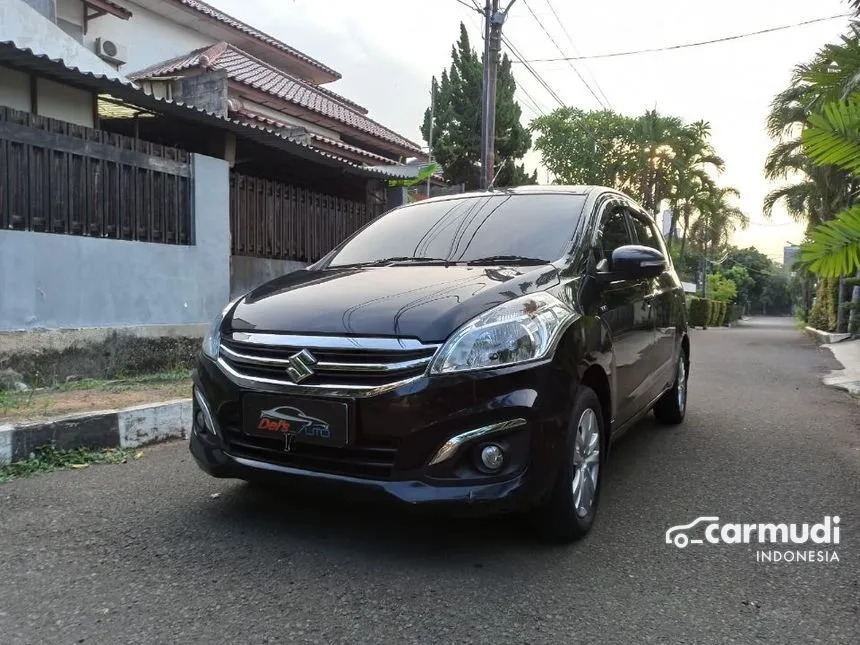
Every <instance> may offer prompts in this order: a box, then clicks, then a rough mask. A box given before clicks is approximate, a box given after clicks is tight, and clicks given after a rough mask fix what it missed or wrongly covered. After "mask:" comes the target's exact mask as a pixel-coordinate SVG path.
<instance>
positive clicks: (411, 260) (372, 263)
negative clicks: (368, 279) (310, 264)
mask: <svg viewBox="0 0 860 645" xmlns="http://www.w3.org/2000/svg"><path fill="white" fill-rule="evenodd" d="M450 263H451V262H450V261H449V260H446V259H445V258H422V257H413V256H410V255H400V256H395V257H391V258H381V259H379V260H368V261H367V262H354V263H352V264H332V265H330V266H331V268H333V269H339V268H343V267H376V266H383V265H385V264H444V265H445V266H448V264H450Z"/></svg>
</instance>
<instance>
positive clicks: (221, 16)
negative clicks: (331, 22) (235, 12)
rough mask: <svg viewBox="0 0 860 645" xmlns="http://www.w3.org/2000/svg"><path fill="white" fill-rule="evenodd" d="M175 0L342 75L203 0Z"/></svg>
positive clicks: (307, 61) (326, 70)
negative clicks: (202, 0)
mask: <svg viewBox="0 0 860 645" xmlns="http://www.w3.org/2000/svg"><path fill="white" fill-rule="evenodd" d="M173 2H176V3H179V4H181V5H184V6H186V7H188V8H189V9H194V10H195V11H198V12H200V13H202V14H203V15H205V16H208V17H210V18H213V19H215V20H217V21H218V22H221V23H223V24H225V25H227V26H228V27H232V28H233V29H236V30H237V31H241V32H242V33H244V34H247V35H249V36H251V37H252V38H256V39H257V40H259V41H260V42H263V43H266V44H267V45H269V46H271V47H274V48H275V49H279V50H281V51H282V52H286V53H287V54H290V55H291V56H294V57H296V58H298V59H299V60H302V61H304V62H305V63H309V64H311V65H313V66H314V67H316V68H317V69H320V70H322V71H324V72H326V73H327V74H329V75H331V76H334V77H335V78H341V75H340V74H339V73H338V72H336V71H335V70H333V69H332V68H330V67H328V66H327V65H323V64H322V63H321V62H319V61H318V60H315V59H313V58H311V57H310V56H308V55H307V54H303V53H302V52H300V51H299V50H298V49H294V48H292V47H290V46H289V45H287V44H286V43H283V42H281V41H280V40H278V39H277V38H273V37H272V36H270V35H269V34H266V33H263V32H262V31H260V30H259V29H255V28H254V27H252V26H251V25H248V24H245V23H244V22H242V21H241V20H237V19H236V18H234V17H233V16H230V15H228V14H226V13H224V12H223V11H219V10H218V9H216V8H215V7H213V6H211V5H208V4H206V3H205V2H201V0H173Z"/></svg>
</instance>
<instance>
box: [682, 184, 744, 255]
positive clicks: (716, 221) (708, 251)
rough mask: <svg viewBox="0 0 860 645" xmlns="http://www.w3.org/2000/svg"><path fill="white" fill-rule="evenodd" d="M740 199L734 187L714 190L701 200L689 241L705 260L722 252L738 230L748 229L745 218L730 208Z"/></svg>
mask: <svg viewBox="0 0 860 645" xmlns="http://www.w3.org/2000/svg"><path fill="white" fill-rule="evenodd" d="M738 197H740V193H739V192H738V190H737V189H736V188H731V187H723V188H714V189H713V190H712V191H710V192H709V193H708V194H707V195H703V196H702V197H701V201H700V202H699V205H698V210H699V216H698V217H697V218H696V220H695V221H694V222H693V224H692V226H691V229H690V238H691V242H692V243H693V244H694V246H695V247H696V249H697V250H698V251H699V252H701V253H703V254H704V255H705V257H706V258H708V257H710V256H711V255H712V254H714V253H715V252H719V251H722V250H723V249H725V248H726V247H727V246H728V244H729V240H730V238H731V235H732V233H734V232H735V231H736V230H737V229H738V228H746V227H747V226H749V217H748V216H747V215H746V213H744V212H743V211H742V210H741V209H740V208H738V207H737V206H735V205H734V203H733V201H732V200H733V199H736V198H738Z"/></svg>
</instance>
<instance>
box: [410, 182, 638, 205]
mask: <svg viewBox="0 0 860 645" xmlns="http://www.w3.org/2000/svg"><path fill="white" fill-rule="evenodd" d="M594 193H612V194H615V195H618V196H619V197H626V198H627V199H631V198H630V197H627V196H626V195H624V194H623V193H620V192H619V191H617V190H615V189H614V188H608V187H606V186H584V185H582V186H581V185H551V186H514V187H505V188H495V189H493V190H472V191H469V192H465V193H454V194H450V195H440V196H439V197H431V198H429V199H422V200H420V201H418V202H413V204H424V203H427V202H443V201H449V200H454V199H469V198H474V197H488V196H491V195H578V196H583V197H587V196H589V195H592V194H594ZM631 201H632V200H631Z"/></svg>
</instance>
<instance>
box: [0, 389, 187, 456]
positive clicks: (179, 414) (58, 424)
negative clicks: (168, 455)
mask: <svg viewBox="0 0 860 645" xmlns="http://www.w3.org/2000/svg"><path fill="white" fill-rule="evenodd" d="M191 414H192V407H191V399H174V400H172V401H162V402H160V403H150V404H146V405H138V406H135V407H132V408H125V409H123V410H99V411H96V412H87V413H84V414H75V415H70V416H66V417H59V418H56V419H49V420H47V421H37V422H35V423H25V424H21V425H17V426H16V425H11V424H7V425H0V465H6V464H8V463H10V462H12V461H18V460H20V459H26V458H27V457H28V456H29V455H30V453H32V452H33V450H34V449H36V448H37V447H39V446H42V445H44V444H47V443H51V442H53V443H54V445H55V446H56V447H57V448H59V449H63V450H70V449H73V448H137V447H138V446H143V445H146V444H148V443H155V442H157V441H164V440H165V439H178V438H186V437H188V433H189V432H190V431H191Z"/></svg>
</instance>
